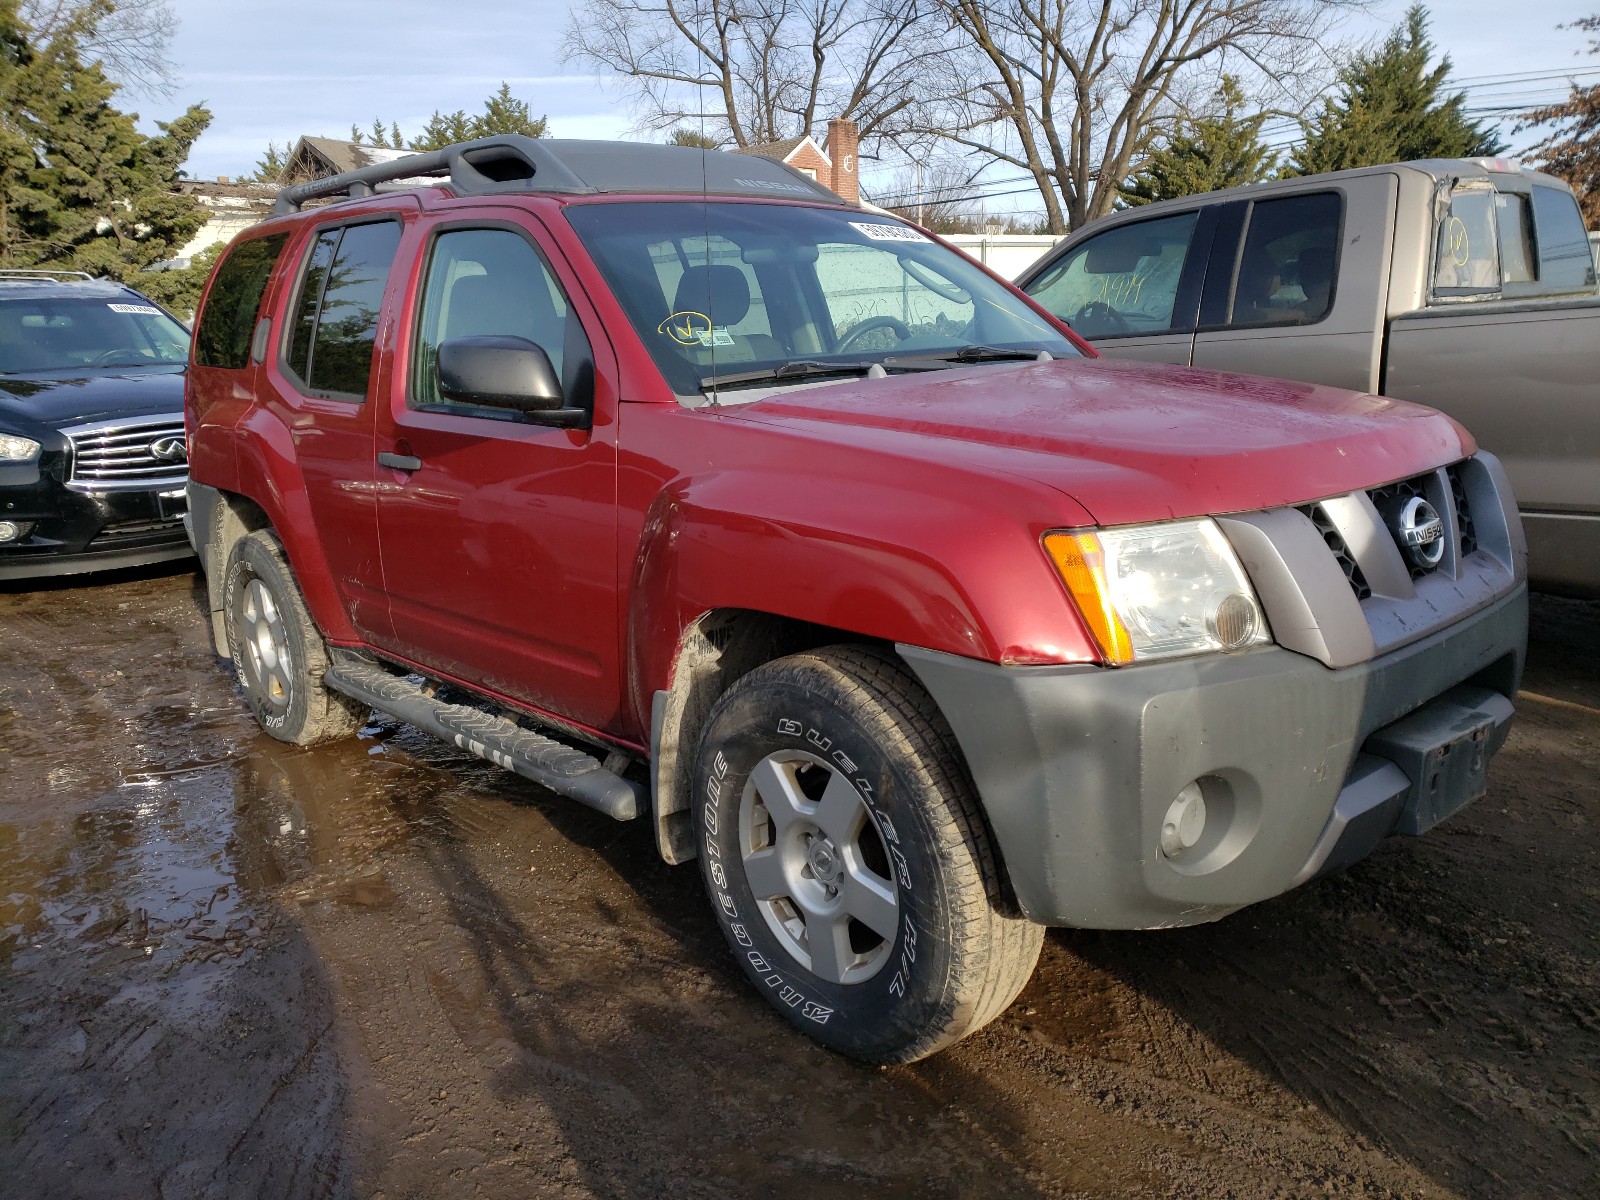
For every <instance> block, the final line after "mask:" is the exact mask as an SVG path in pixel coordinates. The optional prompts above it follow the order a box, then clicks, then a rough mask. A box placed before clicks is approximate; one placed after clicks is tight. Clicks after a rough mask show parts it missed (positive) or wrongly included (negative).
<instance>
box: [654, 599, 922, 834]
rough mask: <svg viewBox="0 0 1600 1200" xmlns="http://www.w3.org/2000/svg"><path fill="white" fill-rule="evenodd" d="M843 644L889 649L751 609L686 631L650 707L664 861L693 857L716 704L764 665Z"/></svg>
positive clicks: (705, 618)
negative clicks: (707, 730) (700, 765)
mask: <svg viewBox="0 0 1600 1200" xmlns="http://www.w3.org/2000/svg"><path fill="white" fill-rule="evenodd" d="M843 644H853V645H871V646H882V647H884V648H886V649H889V648H891V647H890V644H889V643H888V642H884V641H882V640H880V639H877V638H871V637H866V636H864V635H862V634H858V633H853V632H851V631H849V630H844V629H836V628H834V627H832V626H828V625H818V624H814V623H812V622H810V621H800V620H795V619H794V618H792V617H784V616H778V615H776V614H773V613H766V612H757V611H754V610H751V609H740V608H718V609H711V610H709V611H706V612H703V613H701V614H700V615H699V616H697V617H696V618H695V619H694V620H692V621H690V622H689V623H688V624H687V625H686V626H685V627H684V629H683V632H682V634H681V635H680V636H679V638H678V644H677V648H676V651H675V652H674V654H673V658H672V665H671V669H670V671H669V673H668V678H667V685H666V687H664V688H662V689H660V690H658V691H656V692H655V693H654V694H653V696H652V698H651V705H650V773H651V789H650V795H651V800H650V807H651V813H652V815H653V817H654V818H655V827H656V848H657V849H658V850H659V851H660V853H661V857H662V858H663V859H664V860H665V861H666V862H668V863H672V864H677V863H684V862H689V861H692V860H693V859H694V858H695V839H694V830H693V827H692V824H691V819H690V795H689V792H690V787H691V786H692V779H693V776H694V756H695V751H696V749H697V747H698V746H699V744H700V734H701V731H702V730H703V729H704V727H705V721H706V717H707V716H708V715H709V714H710V712H711V706H712V705H713V704H715V703H716V701H717V698H718V697H719V696H721V695H722V694H723V693H724V692H726V691H727V690H728V688H730V687H732V686H733V684H734V683H736V682H737V681H738V680H739V679H740V678H742V677H743V676H745V675H747V674H748V673H749V672H751V671H753V670H754V669H755V668H756V667H759V666H761V665H762V664H763V663H768V662H771V661H772V660H773V659H777V658H783V657H784V656H785V655H789V654H798V653H800V652H801V651H803V650H815V649H817V648H818V647H820V646H836V645H843Z"/></svg>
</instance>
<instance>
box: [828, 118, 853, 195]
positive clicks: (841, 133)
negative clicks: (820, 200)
mask: <svg viewBox="0 0 1600 1200" xmlns="http://www.w3.org/2000/svg"><path fill="white" fill-rule="evenodd" d="M860 149H861V134H860V131H858V130H857V129H856V123H855V122H854V121H845V120H841V119H838V118H835V119H834V120H832V121H829V122H828V146H827V150H828V157H829V158H830V159H832V160H833V171H832V174H833V177H832V178H831V179H829V180H827V181H826V182H827V184H828V186H829V187H831V188H832V189H833V190H834V191H836V192H838V193H839V195H841V196H843V197H844V198H845V199H846V200H848V201H850V203H851V204H860V203H861V178H860V170H861V161H860V158H861V155H860Z"/></svg>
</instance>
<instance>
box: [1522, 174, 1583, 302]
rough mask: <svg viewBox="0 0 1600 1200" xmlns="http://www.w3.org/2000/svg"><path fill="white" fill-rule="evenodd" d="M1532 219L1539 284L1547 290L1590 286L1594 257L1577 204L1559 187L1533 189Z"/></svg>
mask: <svg viewBox="0 0 1600 1200" xmlns="http://www.w3.org/2000/svg"><path fill="white" fill-rule="evenodd" d="M1533 219H1534V222H1535V225H1536V228H1537V232H1538V246H1539V282H1540V283H1541V284H1544V285H1545V286H1547V287H1548V288H1549V289H1550V290H1551V291H1562V292H1565V291H1580V290H1582V289H1584V288H1592V287H1593V286H1594V258H1593V257H1592V252H1591V251H1590V249H1589V235H1588V234H1587V233H1586V232H1584V228H1583V217H1582V216H1581V215H1580V214H1579V212H1578V202H1577V201H1576V200H1574V199H1573V198H1572V196H1571V194H1570V193H1568V192H1564V191H1562V190H1561V189H1560V188H1553V187H1540V186H1538V185H1535V186H1534V189H1533Z"/></svg>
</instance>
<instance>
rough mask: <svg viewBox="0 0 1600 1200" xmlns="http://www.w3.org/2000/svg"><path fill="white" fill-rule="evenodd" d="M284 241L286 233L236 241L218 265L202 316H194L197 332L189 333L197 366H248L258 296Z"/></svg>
mask: <svg viewBox="0 0 1600 1200" xmlns="http://www.w3.org/2000/svg"><path fill="white" fill-rule="evenodd" d="M288 237H289V235H288V234H286V233H274V234H272V235H271V236H269V237H264V238H255V239H253V240H251V241H248V242H241V243H239V244H238V245H237V246H235V247H234V248H233V249H232V250H230V251H229V252H228V257H227V258H225V259H223V260H222V266H221V267H219V268H218V269H217V277H216V279H215V280H213V281H212V283H211V291H210V292H209V293H208V294H207V296H206V307H205V311H204V312H203V313H201V314H200V327H199V328H198V329H197V330H196V331H195V338H194V361H195V364H196V365H197V366H202V367H230V368H233V369H235V370H237V369H238V368H240V367H243V366H244V365H245V364H246V363H248V362H249V361H250V338H251V335H252V334H253V333H254V332H255V326H256V317H257V315H259V313H260V312H261V297H262V295H263V293H265V292H266V290H267V278H268V276H270V275H271V274H272V267H273V264H274V263H276V262H277V261H278V253H279V251H281V250H282V249H283V243H284V242H285V241H286V240H287V239H288Z"/></svg>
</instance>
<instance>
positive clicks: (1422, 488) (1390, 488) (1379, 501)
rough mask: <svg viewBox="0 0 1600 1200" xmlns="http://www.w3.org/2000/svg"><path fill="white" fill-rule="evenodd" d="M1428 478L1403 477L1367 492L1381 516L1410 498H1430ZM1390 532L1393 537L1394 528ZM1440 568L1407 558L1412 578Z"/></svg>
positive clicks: (1430, 573)
mask: <svg viewBox="0 0 1600 1200" xmlns="http://www.w3.org/2000/svg"><path fill="white" fill-rule="evenodd" d="M1428 480H1429V476H1426V475H1423V476H1419V477H1418V478H1416V479H1402V480H1401V481H1400V482H1399V483H1391V484H1387V485H1386V486H1384V487H1380V488H1373V489H1372V490H1371V491H1369V492H1368V493H1367V496H1368V497H1369V498H1370V499H1371V500H1372V504H1373V507H1374V508H1376V509H1377V510H1378V514H1379V515H1380V516H1385V515H1386V514H1388V513H1389V512H1390V511H1391V510H1393V509H1395V508H1397V507H1398V506H1400V505H1402V504H1404V503H1405V502H1406V501H1407V500H1410V499H1412V498H1414V497H1415V498H1417V499H1421V500H1426V499H1427V498H1428V489H1427V484H1428ZM1385 527H1386V528H1387V522H1386V523H1385ZM1389 533H1390V536H1391V537H1392V536H1394V531H1393V530H1392V529H1391V530H1390V531H1389ZM1404 551H1405V548H1404V547H1401V553H1402V555H1403V554H1404ZM1438 569H1439V568H1438V567H1437V566H1434V567H1422V566H1418V565H1417V564H1416V563H1414V562H1411V561H1410V560H1409V559H1407V560H1406V570H1408V571H1410V572H1411V578H1413V579H1421V578H1422V577H1423V576H1424V575H1432V574H1433V573H1434V572H1435V571H1437V570H1438Z"/></svg>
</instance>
